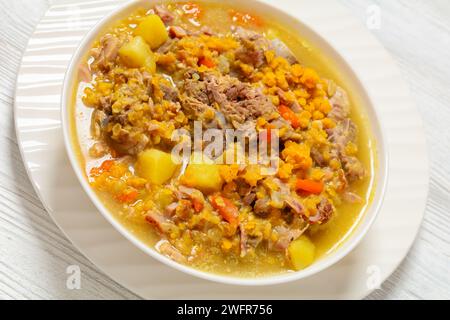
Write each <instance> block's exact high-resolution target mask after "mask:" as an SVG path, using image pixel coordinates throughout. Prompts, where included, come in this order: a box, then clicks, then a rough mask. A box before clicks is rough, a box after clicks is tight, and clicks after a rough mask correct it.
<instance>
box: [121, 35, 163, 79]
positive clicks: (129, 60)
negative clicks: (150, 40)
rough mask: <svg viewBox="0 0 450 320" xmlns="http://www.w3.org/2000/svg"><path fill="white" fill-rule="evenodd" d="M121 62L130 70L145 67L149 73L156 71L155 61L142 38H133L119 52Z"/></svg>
mask: <svg viewBox="0 0 450 320" xmlns="http://www.w3.org/2000/svg"><path fill="white" fill-rule="evenodd" d="M119 56H120V58H121V59H122V61H123V62H124V63H125V64H126V65H127V66H128V67H130V68H141V67H146V68H148V70H149V71H150V72H151V73H154V72H155V71H156V61H155V57H154V55H153V52H152V50H150V47H149V46H148V44H147V43H146V42H145V40H144V39H143V38H142V37H134V38H133V39H131V40H130V41H129V42H128V43H126V44H124V45H123V46H122V47H121V48H120V50H119Z"/></svg>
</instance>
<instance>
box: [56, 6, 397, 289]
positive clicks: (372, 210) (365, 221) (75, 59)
mask: <svg viewBox="0 0 450 320" xmlns="http://www.w3.org/2000/svg"><path fill="white" fill-rule="evenodd" d="M198 1H199V2H213V3H214V2H216V3H217V1H215V0H198ZM170 2H184V1H183V0H181V1H177V0H169V1H167V0H166V1H148V0H131V1H129V2H127V3H125V4H124V5H121V6H120V7H119V8H117V9H115V10H114V11H113V12H111V13H110V14H108V15H106V16H105V17H103V18H102V19H101V20H100V21H99V22H98V23H97V24H96V25H95V26H94V27H93V28H92V29H91V30H90V31H89V32H88V33H87V34H86V35H85V36H84V38H83V39H82V41H81V42H80V44H79V45H78V47H77V49H76V51H75V53H74V54H73V56H72V58H71V61H70V63H69V67H68V69H67V71H66V73H65V76H64V83H63V88H62V95H61V123H62V129H63V135H64V145H65V149H66V153H67V155H68V157H69V160H70V163H71V166H72V168H73V170H74V172H75V174H76V176H77V178H78V180H79V181H80V183H81V185H82V187H83V189H84V191H85V192H86V193H87V195H88V196H89V198H90V200H91V201H92V202H93V203H94V205H95V206H96V208H97V209H98V210H99V211H100V213H101V214H102V215H103V217H104V218H105V219H106V220H107V221H108V222H109V223H111V225H112V226H113V227H114V228H115V229H116V230H117V231H118V232H119V233H120V234H122V236H124V237H125V238H126V239H128V240H129V241H130V242H131V243H133V244H134V245H135V246H136V247H138V248H139V249H140V250H142V251H143V252H145V253H146V254H148V255H149V256H150V257H152V258H154V259H156V260H158V261H159V262H161V263H164V264H166V265H168V266H170V267H172V268H174V269H176V270H178V271H180V272H183V273H186V274H189V275H191V276H195V277H197V278H201V279H204V280H209V281H213V282H218V283H223V284H229V285H242V286H265V285H276V284H283V283H287V282H293V281H297V280H300V279H304V278H307V277H310V276H312V275H315V274H317V273H319V272H321V271H323V270H325V269H327V268H329V267H331V266H332V265H334V264H336V263H337V262H339V261H340V260H342V259H343V258H344V257H345V256H347V255H348V254H349V253H350V252H351V251H353V249H354V248H355V247H356V246H357V245H358V244H359V243H360V242H361V240H362V239H363V238H364V236H365V235H366V234H367V232H368V230H369V229H370V227H371V226H372V225H373V223H374V221H375V220H376V217H377V216H378V213H379V211H380V209H381V206H382V203H383V199H384V194H385V190H386V185H387V181H388V171H387V168H388V163H389V155H388V151H387V150H388V149H387V147H386V139H385V137H384V134H383V131H384V130H383V125H382V123H381V122H380V121H379V119H380V117H379V115H378V113H377V110H376V107H375V104H374V103H373V101H372V99H371V97H370V94H369V93H368V92H367V90H366V89H365V86H364V83H363V82H362V81H360V79H359V78H358V77H357V76H356V74H355V72H354V70H353V69H352V67H351V65H350V64H349V63H348V62H347V61H346V60H345V59H344V58H343V57H342V55H341V54H340V53H339V51H338V50H337V49H336V48H334V47H333V46H332V45H331V44H330V43H329V42H328V41H327V40H326V39H325V38H324V37H323V36H322V35H320V34H319V33H318V32H316V31H315V30H313V29H312V28H311V27H309V26H307V25H305V24H304V23H303V22H302V21H301V20H300V19H299V18H298V17H296V16H295V15H293V14H291V13H289V12H287V11H285V10H284V9H280V8H278V7H275V6H272V5H271V4H270V3H268V2H264V0H252V1H248V0H247V1H244V2H245V3H250V2H251V3H252V4H253V5H255V4H256V5H258V6H260V10H261V11H264V10H267V9H269V8H270V10H271V11H272V12H275V14H276V15H277V16H285V17H286V18H288V19H290V20H291V21H295V23H296V24H297V25H298V26H301V29H302V30H304V31H305V30H306V31H307V32H308V33H310V34H311V35H313V36H314V37H315V38H316V39H315V41H312V40H311V39H308V40H310V41H311V42H312V43H317V42H321V44H322V45H325V46H326V47H328V50H330V51H331V52H332V53H333V55H334V56H335V57H334V58H333V59H332V60H340V61H339V62H338V64H339V63H340V64H343V67H344V68H346V69H347V70H348V71H347V72H348V74H349V75H350V76H351V78H353V79H352V80H349V81H350V82H354V83H355V84H356V85H357V86H358V87H359V88H360V89H362V94H361V95H362V96H363V97H364V100H366V101H367V102H368V103H366V104H365V105H366V106H365V107H363V109H364V110H365V112H366V113H367V116H368V118H370V120H375V121H371V128H370V129H371V130H370V133H371V135H373V136H374V138H376V152H375V155H376V156H378V159H377V160H378V161H377V168H376V169H375V176H376V184H375V186H374V191H373V192H374V197H373V199H372V202H371V203H370V204H369V205H368V206H367V207H366V208H365V212H364V213H363V215H364V217H363V218H362V219H361V220H360V221H359V222H358V225H357V226H356V227H355V229H354V230H353V231H352V234H350V235H349V236H348V238H347V239H345V241H344V243H343V244H341V245H340V247H339V248H336V249H335V251H334V252H333V253H331V254H329V255H328V256H325V257H322V258H320V259H319V260H318V261H316V262H314V263H313V264H312V265H311V266H309V267H307V268H306V269H304V270H300V271H295V272H289V271H287V272H285V273H282V274H275V275H268V276H262V277H254V278H245V277H242V278H240V277H237V276H228V275H221V274H214V273H209V272H206V271H201V270H199V269H195V268H193V267H190V266H187V265H182V264H179V263H177V262H175V261H173V260H171V259H170V258H168V257H166V256H164V255H162V254H161V253H159V252H158V251H156V250H155V249H154V248H153V247H151V246H149V245H146V244H144V243H143V242H142V241H141V240H139V239H138V238H137V237H136V236H134V235H133V234H132V233H131V232H130V231H128V229H126V228H125V227H124V226H123V225H122V224H121V223H120V222H119V221H117V220H116V219H115V218H114V217H113V216H112V214H111V213H110V210H108V209H107V208H106V207H105V205H104V204H103V203H102V202H101V201H100V199H99V197H98V196H97V194H96V193H95V192H94V191H93V190H92V188H91V186H90V185H89V183H88V181H87V179H86V176H85V174H84V173H83V172H82V168H81V165H80V163H79V160H78V159H77V156H76V155H75V151H74V146H73V142H72V138H71V135H72V134H73V132H72V128H71V125H70V116H71V114H72V112H70V111H72V106H71V104H72V103H73V101H72V97H73V90H74V88H75V87H74V85H75V80H76V78H77V77H76V71H77V67H78V64H79V61H80V60H81V59H82V58H83V57H84V56H85V54H86V52H87V49H89V47H90V46H91V45H92V42H93V41H94V40H95V39H97V38H98V36H99V35H100V34H101V32H102V31H104V29H105V27H107V26H108V24H110V23H112V22H114V21H117V20H119V19H120V18H122V17H124V16H125V15H126V12H132V9H137V8H139V7H150V6H151V5H153V4H158V3H170ZM230 3H231V4H227V5H235V4H236V3H238V6H242V2H240V1H239V0H233V1H230ZM336 62H337V61H336ZM374 123H375V126H373V124H374Z"/></svg>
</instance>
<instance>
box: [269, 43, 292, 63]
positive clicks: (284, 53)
mask: <svg viewBox="0 0 450 320" xmlns="http://www.w3.org/2000/svg"><path fill="white" fill-rule="evenodd" d="M269 49H271V50H273V51H275V54H276V55H277V56H280V57H283V58H285V59H286V60H287V61H288V62H289V63H290V64H294V63H296V62H297V58H296V57H295V55H294V54H293V53H292V51H291V50H290V49H289V48H288V46H287V45H286V44H285V43H284V42H283V41H281V40H280V39H273V40H272V41H271V42H270V44H269Z"/></svg>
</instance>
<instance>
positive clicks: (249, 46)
mask: <svg viewBox="0 0 450 320" xmlns="http://www.w3.org/2000/svg"><path fill="white" fill-rule="evenodd" d="M235 36H236V37H237V38H238V39H239V40H240V41H241V43H242V45H241V46H240V47H239V48H237V49H236V52H235V54H236V58H237V59H238V60H241V61H242V62H244V63H247V64H251V65H253V66H254V67H257V68H258V67H260V66H262V65H263V64H264V63H265V56H264V52H265V51H266V50H267V49H269V47H270V44H269V42H268V41H267V39H266V38H264V37H263V36H262V35H261V34H259V33H257V32H254V31H250V30H246V29H244V28H241V27H238V28H236V32H235Z"/></svg>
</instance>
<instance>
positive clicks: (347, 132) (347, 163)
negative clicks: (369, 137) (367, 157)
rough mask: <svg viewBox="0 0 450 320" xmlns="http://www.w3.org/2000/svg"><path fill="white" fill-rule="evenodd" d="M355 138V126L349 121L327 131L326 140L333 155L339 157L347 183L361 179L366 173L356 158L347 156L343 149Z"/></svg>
mask: <svg viewBox="0 0 450 320" xmlns="http://www.w3.org/2000/svg"><path fill="white" fill-rule="evenodd" d="M356 136H357V128H356V125H355V124H354V123H353V121H351V120H350V119H346V120H344V121H341V122H340V123H339V124H338V125H337V126H336V127H335V128H334V129H331V130H329V131H328V140H329V141H330V142H331V143H332V146H333V148H334V150H333V151H334V152H333V153H334V155H335V156H336V157H339V159H340V161H341V162H342V164H343V167H344V170H345V174H346V177H347V179H348V180H349V181H355V180H359V179H363V178H364V177H365V175H366V171H365V169H364V166H363V165H362V163H361V162H360V161H359V160H358V158H356V157H354V156H348V155H347V154H346V152H345V148H346V146H347V144H348V143H349V142H353V143H355V141H356Z"/></svg>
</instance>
